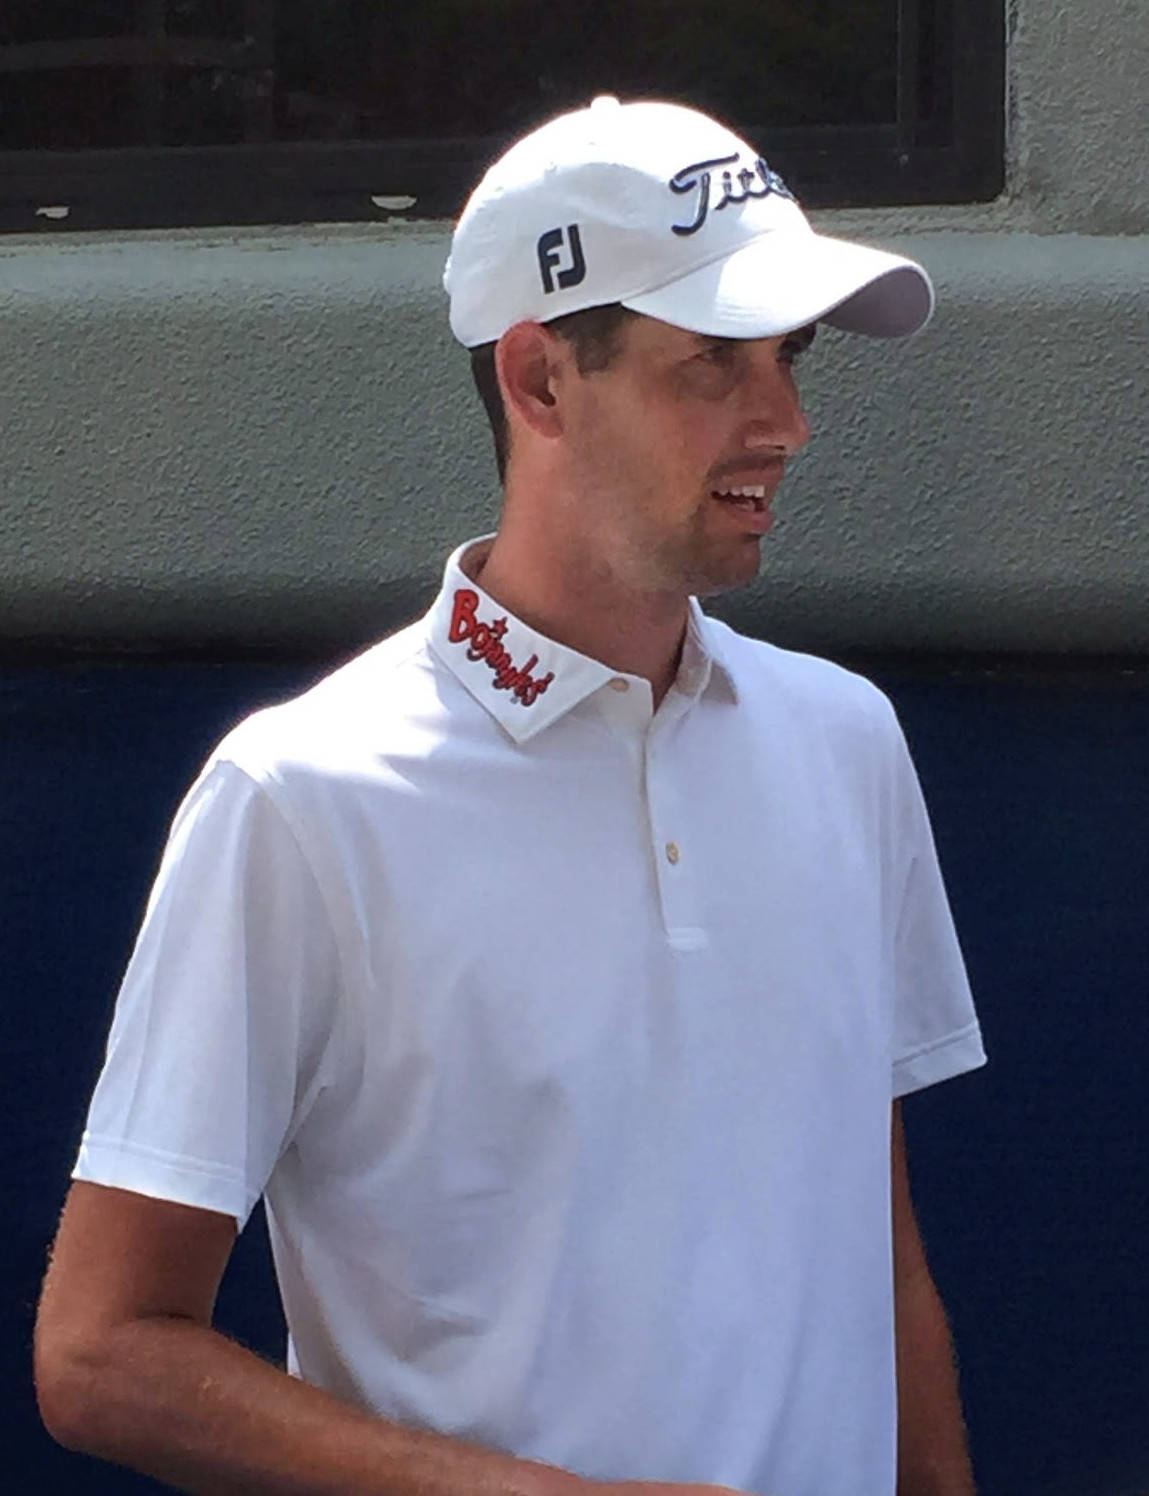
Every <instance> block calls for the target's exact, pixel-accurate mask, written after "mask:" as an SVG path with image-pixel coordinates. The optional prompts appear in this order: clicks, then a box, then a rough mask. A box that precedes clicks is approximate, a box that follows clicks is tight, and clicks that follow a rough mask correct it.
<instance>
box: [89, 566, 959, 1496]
mask: <svg viewBox="0 0 1149 1496" xmlns="http://www.w3.org/2000/svg"><path fill="white" fill-rule="evenodd" d="M481 544H483V543H480V545H481ZM467 550H468V548H467V547H462V548H460V550H459V551H458V552H456V554H455V556H453V557H452V558H451V561H450V563H449V564H448V567H447V572H446V577H445V581H444V585H443V590H442V592H441V594H440V596H439V598H438V600H437V602H436V603H435V605H434V607H433V608H432V609H431V611H430V613H429V614H428V615H427V616H426V618H424V619H423V620H421V621H420V622H419V623H417V624H415V625H413V626H412V627H410V628H407V629H405V630H404V631H403V632H401V633H399V634H396V635H395V636H393V637H392V638H390V639H387V640H385V641H384V642H383V643H381V644H379V645H377V646H375V647H374V648H373V649H370V650H368V651H367V652H366V653H365V654H363V655H362V656H360V657H359V658H358V659H356V660H354V661H353V662H352V663H350V664H349V665H346V666H344V667H343V668H342V669H340V670H337V671H336V672H335V673H334V674H332V675H330V676H329V677H328V678H327V679H326V680H324V681H322V682H321V683H320V684H319V685H317V686H316V687H314V688H313V689H312V690H310V691H308V692H307V693H306V694H305V695H303V696H301V697H299V698H298V699H296V700H294V701H291V702H288V703H287V704H285V705H282V706H276V707H273V708H271V709H269V710H266V711H262V712H259V713H257V714H256V715H254V716H253V717H251V718H249V719H248V720H247V721H246V722H244V723H243V724H241V725H240V726H239V727H238V728H236V729H235V731H234V732H232V733H230V734H229V735H228V737H227V738H226V739H225V740H224V741H223V743H222V744H221V745H220V747H219V748H218V750H217V751H216V752H215V753H214V754H213V756H212V758H211V760H210V761H209V763H208V765H207V766H206V768H205V769H204V771H203V773H202V774H201V776H200V778H199V779H198V780H197V782H196V784H195V785H194V786H193V788H192V790H191V791H190V793H189V795H188V797H187V799H186V800H185V802H184V804H183V806H182V807H181V809H180V811H179V813H178V814H177V816H176V819H175V823H174V826H173V828H172V833H171V839H170V842H169V844H168V847H167V850H166V853H165V856H164V859H163V864H162V866H161V869H160V872H159V875H158V877H157V880H156V884H155V887H154V889H153V892H152V895H151V899H150V901H149V904H148V909H147V914H146V917H145V921H144V925H143V929H142V931H141V933H140V937H139V942H138V945H137V948H136V951H135V954H134V957H133V959H132V963H131V966H130V969H129V971H128V974H127V977H126V979H125V982H124V986H123V989H122V991H121V994H120V997H119V1002H118V1006H117V1009H116V1016H115V1021H114V1024H113V1028H112V1033H111V1039H110V1042H109V1049H108V1057H107V1062H106V1065H105V1068H104V1071H103V1074H102V1076H101V1078H100V1081H99V1084H98V1087H97V1090H96V1093H95V1097H94V1099H93V1102H92V1108H91V1113H90V1116H89V1119H88V1128H87V1131H86V1132H85V1135H84V1140H83V1144H82V1147H81V1150H80V1155H79V1160H78V1163H77V1167H76V1170H75V1177H76V1178H78V1179H88V1180H94V1181H97V1182H101V1183H104V1184H109V1185H118V1186H120V1187H122V1188H126V1189H131V1190H137V1191H141V1192H143V1193H145V1194H148V1195H154V1196H159V1197H162V1198H166V1199H171V1200H178V1201H182V1202H184V1203H186V1204H189V1205H196V1206H202V1207H205V1208H207V1209H210V1210H215V1211H223V1212H227V1213H230V1214H232V1215H234V1216H235V1217H236V1219H237V1221H238V1222H240V1223H241V1224H242V1223H243V1222H244V1221H246V1219H247V1217H248V1214H249V1212H250V1211H251V1209H252V1207H253V1205H254V1203H255V1201H256V1200H257V1198H258V1197H259V1196H260V1194H261V1193H263V1194H265V1195H266V1202H267V1211H268V1220H269V1224H270V1229H271V1240H272V1247H273V1251H274V1255H275V1263H276V1268H277V1272H278V1276H279V1282H280V1288H281V1291H282V1294H283V1301H284V1307H285V1311H286V1315H287V1321H288V1325H289V1329H290V1346H289V1366H290V1368H291V1370H293V1371H294V1372H295V1373H296V1374H298V1375H300V1376H302V1377H303V1378H305V1379H306V1380H308V1381H310V1382H314V1383H317V1384H319V1385H320V1386H323V1387H325V1388H327V1389H328V1390H329V1391H331V1392H332V1393H334V1394H335V1395H336V1396H338V1397H341V1398H343V1399H345V1400H347V1401H348V1402H350V1403H353V1404H356V1405H358V1406H360V1407H363V1408H366V1409H372V1410H375V1411H376V1412H378V1413H379V1414H382V1415H385V1416H387V1417H390V1418H395V1419H398V1420H400V1421H402V1422H404V1423H407V1424H413V1425H418V1426H421V1427H425V1428H430V1429H437V1430H440V1431H442V1432H444V1433H447V1434H455V1435H460V1436H463V1437H466V1438H468V1439H471V1440H473V1441H476V1442H478V1443H481V1444H485V1445H488V1446H490V1447H494V1448H498V1449H504V1450H509V1451H513V1452H516V1453H519V1454H522V1455H526V1456H531V1457H534V1458H538V1459H542V1460H548V1461H552V1462H554V1463H556V1464H558V1465H562V1466H566V1467H568V1468H571V1469H574V1470H576V1471H579V1472H581V1473H583V1474H585V1475H589V1476H595V1477H600V1478H608V1479H624V1478H645V1479H655V1480H675V1481H692V1482H693V1481H706V1482H718V1483H721V1484H724V1485H729V1486H734V1487H739V1488H742V1489H745V1490H748V1491H755V1492H766V1493H771V1496H892V1493H893V1491H894V1481H895V1473H894V1472H895V1408H896V1404H895V1381H894V1329H893V1313H892V1277H891V1239H890V1170H889V1157H890V1103H891V1100H892V1098H894V1097H896V1096H899V1095H902V1094H904V1093H905V1092H908V1091H912V1090H915V1089H917V1088H918V1087H921V1086H926V1085H930V1084H932V1083H933V1082H935V1081H939V1080H943V1079H944V1078H946V1077H947V1076H950V1075H955V1074H957V1073H958V1072H960V1071H964V1070H968V1069H970V1068H972V1067H974V1066H977V1065H980V1064H982V1063H983V1061H984V1054H983V1052H982V1047H981V1042H980V1037H979V1032H978V1025H977V1021H976V1018H975V1014H974V1010H973V1006H972V1003H971V999H970V995H969V990H968V987H967V984H966V979H965V975H964V972H963V968H962V962H961V957H960V955H959V951H958V947H957V943H956V941H955V938H954V933H953V929H952V926H951V922H950V917H949V913H948V911H947V907H946V901H945V896H944V894H943V891H942V885H941V881H940V878H939V875H938V870H937V866H936V861H935V857H934V851H933V846H932V843H931V838H930V832H929V828H928V824H927V820H926V815H925V812H924V809H923V806H922V801H921V797H920V794H919V791H918V787H917V783H916V780H915V777H914V773H913V770H912V767H911V765H910V762H909V759H908V756H907V753H906V749H905V747H904V744H903V741H902V737H901V734H900V732H899V730H898V727H897V725H896V722H895V719H894V715H893V712H892V710H891V708H890V706H889V705H888V703H887V701H886V700H885V698H884V697H883V696H882V695H881V694H880V693H879V692H878V691H877V690H876V689H875V688H874V687H873V686H871V685H869V684H868V683H867V682H866V681H864V680H862V679H860V678H858V677H857V676H854V675H852V674H849V673H847V672H846V671H844V670H841V669H839V668H837V667H836V666H833V665H830V664H828V663H826V662H824V661H821V660H817V659H813V658H809V657H806V656H802V655H797V654H793V653H789V652H786V651H782V650H779V649H776V648H773V647H771V646H770V645H768V644H763V643H758V642H756V641H753V640H750V639H746V638H743V637H741V636H740V635H738V634H736V633H734V632H733V631H732V630H730V629H729V628H727V627H725V626H724V625H723V624H720V623H717V622H715V621H713V620H710V619H707V618H706V617H705V616H704V615H703V614H702V612H701V611H700V610H699V609H698V608H697V607H696V606H693V607H692V609H691V615H690V623H689V630H688V635H687V640H686V645H685V648H684V652H683V658H682V665H681V668H680V670H679V672H678V677H677V680H676V682H675V684H674V686H673V687H672V689H671V690H670V692H669V693H668V695H667V696H666V697H665V699H664V700H663V702H662V703H661V705H660V707H659V710H658V711H657V712H656V713H653V714H652V710H651V706H652V696H651V690H650V687H649V685H648V683H647V682H646V681H645V680H643V679H641V678H638V677H635V676H628V675H620V674H617V673H615V672H614V671H612V670H610V669H608V668H607V667H606V666H605V665H602V664H600V663H598V662H596V661H594V660H591V659H588V658H586V657H585V656H582V655H579V654H577V653H575V652H574V651H572V650H570V649H566V648H564V647H563V646H562V645H560V644H556V643H554V642H553V641H552V640H550V639H547V638H544V637H543V636H541V635H539V634H537V633H536V632H534V631H533V630H531V629H529V628H527V627H526V626H525V625H524V624H522V623H521V622H519V621H518V620H517V619H515V618H513V617H511V616H510V615H509V614H508V613H507V612H506V610H505V609H503V608H500V607H499V606H498V605H497V604H496V603H495V602H493V601H492V600H491V599H490V598H489V597H488V596H486V594H485V593H484V592H483V590H482V588H481V587H479V586H477V585H476V584H475V582H474V581H472V580H471V579H470V577H469V576H468V575H467V574H466V568H467V567H468V565H469V564H470V563H468V560H467V559H466V556H465V553H466V552H467ZM470 569H471V570H472V571H473V570H474V566H473V564H470Z"/></svg>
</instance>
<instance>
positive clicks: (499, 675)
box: [447, 587, 555, 706]
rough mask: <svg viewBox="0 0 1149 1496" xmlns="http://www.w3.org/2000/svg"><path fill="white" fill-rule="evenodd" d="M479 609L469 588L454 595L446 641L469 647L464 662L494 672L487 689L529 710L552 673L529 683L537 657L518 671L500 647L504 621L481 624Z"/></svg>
mask: <svg viewBox="0 0 1149 1496" xmlns="http://www.w3.org/2000/svg"><path fill="white" fill-rule="evenodd" d="M478 606H479V594H478V593H477V592H472V591H471V589H470V588H469V587H460V588H459V589H458V591H457V592H456V593H455V603H454V606H453V608H452V609H451V626H450V628H449V629H448V630H447V638H448V639H449V640H450V641H451V643H452V644H467V643H469V644H470V646H471V647H470V648H469V649H468V650H467V658H468V660H482V661H484V663H486V664H487V665H489V666H490V668H491V669H492V670H493V671H494V672H495V678H494V680H493V681H492V682H491V685H492V686H493V687H494V688H495V690H496V691H510V692H511V694H512V695H513V696H515V697H516V698H517V699H518V700H519V701H520V702H521V703H522V704H523V706H533V705H534V703H535V702H536V701H537V700H538V699H539V697H540V696H541V695H542V694H543V692H544V691H545V690H546V688H547V687H548V686H549V685H550V683H551V681H553V680H554V678H555V673H554V671H553V670H551V671H548V673H547V674H546V675H544V676H543V677H542V678H541V679H539V680H532V678H531V671H532V670H533V669H534V668H535V666H536V665H537V664H538V663H539V657H538V655H534V654H533V655H531V657H530V659H529V660H528V661H527V663H526V664H525V665H524V666H523V667H522V668H521V669H520V668H519V667H518V666H517V665H516V664H515V662H514V661H513V660H512V659H511V656H510V653H509V651H508V650H507V649H506V647H505V646H504V644H503V636H504V634H505V633H506V632H507V620H506V619H505V618H496V619H495V621H494V623H481V622H480V621H479V619H478V618H476V616H475V609H476V608H477V607H478Z"/></svg>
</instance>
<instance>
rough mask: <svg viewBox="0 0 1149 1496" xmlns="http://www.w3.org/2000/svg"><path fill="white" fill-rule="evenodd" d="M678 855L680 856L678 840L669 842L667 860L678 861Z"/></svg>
mask: <svg viewBox="0 0 1149 1496" xmlns="http://www.w3.org/2000/svg"><path fill="white" fill-rule="evenodd" d="M678 857H679V852H678V843H677V842H667V844H666V860H667V862H677V861H678Z"/></svg>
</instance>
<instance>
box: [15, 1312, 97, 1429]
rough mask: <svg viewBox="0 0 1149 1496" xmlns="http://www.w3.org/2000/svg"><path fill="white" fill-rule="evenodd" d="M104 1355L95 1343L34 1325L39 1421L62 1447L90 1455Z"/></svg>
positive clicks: (56, 1329)
mask: <svg viewBox="0 0 1149 1496" xmlns="http://www.w3.org/2000/svg"><path fill="white" fill-rule="evenodd" d="M108 1364H109V1362H108V1354H107V1351H106V1349H104V1348H103V1347H101V1346H100V1344H99V1343H97V1342H95V1341H92V1340H88V1339H81V1338H80V1337H78V1336H75V1335H68V1334H66V1333H64V1332H62V1331H61V1330H60V1329H59V1328H52V1327H49V1326H46V1325H44V1324H43V1323H38V1324H37V1326H36V1335H35V1341H34V1348H33V1357H32V1372H33V1380H34V1382H35V1386H36V1403H37V1406H38V1407H39V1410H40V1418H41V1420H42V1422H43V1424H44V1427H45V1428H46V1429H47V1431H48V1433H49V1434H51V1436H52V1438H53V1439H55V1441H56V1443H57V1444H62V1445H63V1447H64V1448H65V1449H71V1450H75V1451H78V1452H80V1453H88V1454H91V1453H95V1445H96V1444H97V1442H98V1437H97V1433H96V1430H97V1428H98V1426H99V1422H100V1398H99V1393H100V1388H101V1386H102V1385H104V1384H105V1381H106V1369H107V1366H108Z"/></svg>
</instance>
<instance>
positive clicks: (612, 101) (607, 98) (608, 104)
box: [590, 94, 622, 114]
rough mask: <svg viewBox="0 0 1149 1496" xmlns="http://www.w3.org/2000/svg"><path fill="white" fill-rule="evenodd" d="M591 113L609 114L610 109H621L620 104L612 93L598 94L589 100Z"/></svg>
mask: <svg viewBox="0 0 1149 1496" xmlns="http://www.w3.org/2000/svg"><path fill="white" fill-rule="evenodd" d="M590 107H591V112H592V114H609V113H610V111H611V110H612V109H621V108H622V105H621V104H620V103H619V102H618V100H617V99H616V98H615V96H614V94H598V95H597V96H596V97H595V98H593V99H592V100H591V101H590Z"/></svg>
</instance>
